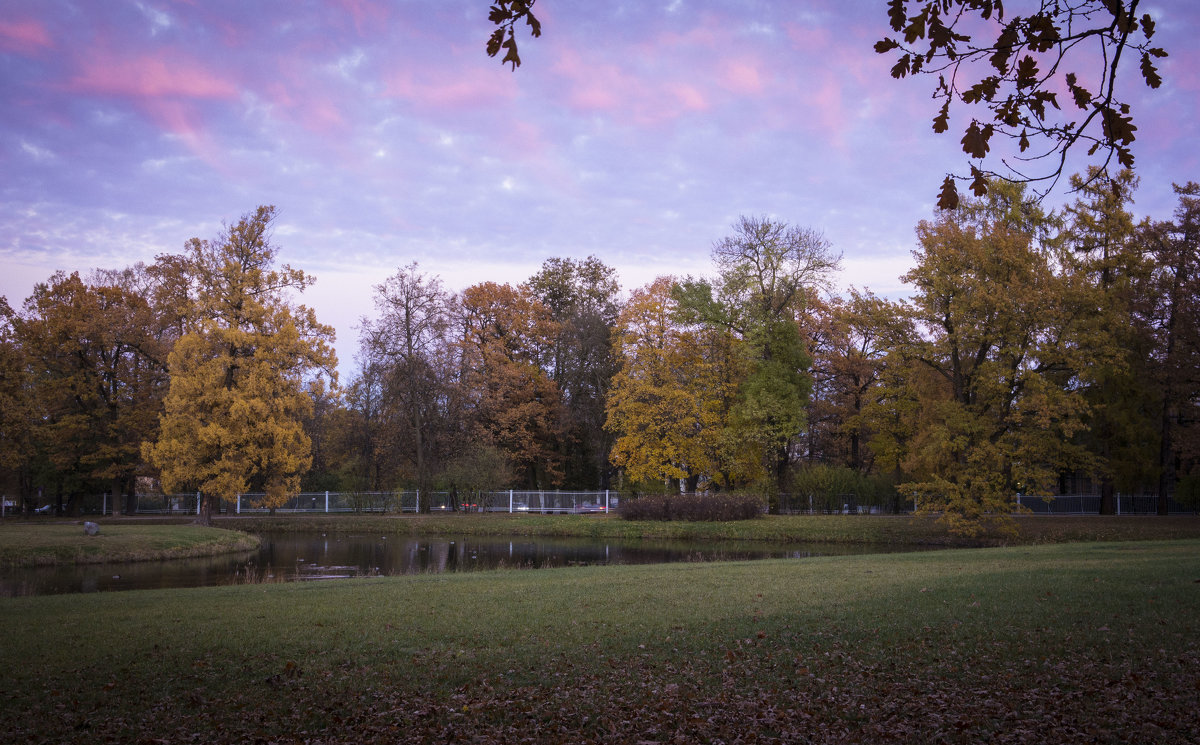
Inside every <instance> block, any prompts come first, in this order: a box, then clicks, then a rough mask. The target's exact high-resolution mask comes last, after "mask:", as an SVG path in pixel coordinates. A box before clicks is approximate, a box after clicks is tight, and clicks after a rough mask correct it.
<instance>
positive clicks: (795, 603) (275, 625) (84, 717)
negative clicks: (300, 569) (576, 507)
mask: <svg viewBox="0 0 1200 745" xmlns="http://www.w3.org/2000/svg"><path fill="white" fill-rule="evenodd" d="M0 620H2V621H3V628H4V631H5V636H4V639H3V642H2V643H0V722H3V723H4V726H3V727H0V742H12V743H17V742H20V743H31V742H43V743H61V742H81V743H82V742H88V743H92V742H108V741H113V742H187V741H200V742H309V743H323V742H348V743H349V742H354V743H374V742H379V743H384V742H386V743H394V742H421V741H426V742H432V741H438V742H513V743H515V742H606V743H607V742H619V743H648V742H735V741H736V742H822V743H823V742H829V743H834V742H837V743H841V742H906V743H908V742H910V743H932V742H953V743H976V742H999V743H1005V742H1029V743H1033V742H1054V743H1097V742H1098V743H1129V742H1139V743H1153V742H1161V743H1187V742H1197V741H1200V633H1198V632H1200V540H1181V541H1169V542H1127V543H1099V544H1095V543H1093V544H1088V543H1072V544H1061V545H1032V546H1019V547H1009V548H984V549H970V550H948V551H940V552H921V553H911V554H891V555H886V556H848V557H829V558H818V559H803V560H771V561H757V562H740V563H726V564H670V565H655V566H611V567H582V568H571V569H554V570H526V571H496V572H480V573H472V574H444V575H424V576H415V577H393V578H380V579H368V580H352V581H341V582H336V583H312V584H303V583H297V584H287V585H243V586H229V587H217V588H203V589H195V590H163V591H144V592H129V593H101V594H89V595H58V596H46V597H32V598H12V599H2V598H0Z"/></svg>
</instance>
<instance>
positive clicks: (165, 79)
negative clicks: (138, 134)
mask: <svg viewBox="0 0 1200 745" xmlns="http://www.w3.org/2000/svg"><path fill="white" fill-rule="evenodd" d="M81 67H82V68H83V72H81V73H80V74H79V75H77V76H76V77H75V78H74V79H72V80H71V81H70V82H69V83H68V84H67V88H69V89H70V90H72V91H75V92H78V93H86V94H94V95H102V96H120V97H128V98H162V97H174V98H202V99H230V98H235V97H236V96H237V95H238V87H237V85H235V84H234V83H232V82H230V81H229V80H226V79H224V78H222V77H219V76H217V75H215V74H214V73H212V72H210V71H209V70H207V69H205V68H204V67H203V66H201V65H199V64H197V63H195V62H193V61H191V60H187V59H183V58H165V57H156V56H151V55H142V56H139V57H134V58H119V57H114V56H111V55H108V54H104V53H97V54H95V55H93V56H92V57H91V58H90V59H84V60H81Z"/></svg>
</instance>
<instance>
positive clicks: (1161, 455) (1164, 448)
mask: <svg viewBox="0 0 1200 745" xmlns="http://www.w3.org/2000/svg"><path fill="white" fill-rule="evenodd" d="M1161 426H1162V435H1161V437H1160V438H1159V444H1158V465H1159V470H1158V510H1157V512H1158V514H1159V515H1166V514H1167V513H1168V512H1169V510H1168V504H1167V499H1168V498H1169V497H1170V496H1171V490H1172V489H1173V488H1174V486H1175V459H1174V457H1172V456H1173V455H1174V453H1173V452H1172V450H1173V447H1172V441H1171V408H1170V402H1168V401H1164V402H1163V409H1162V423H1161Z"/></svg>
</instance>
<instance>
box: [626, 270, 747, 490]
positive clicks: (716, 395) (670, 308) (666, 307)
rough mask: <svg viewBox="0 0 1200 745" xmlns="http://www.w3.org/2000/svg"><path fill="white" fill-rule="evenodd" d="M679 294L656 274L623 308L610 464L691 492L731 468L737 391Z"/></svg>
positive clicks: (637, 477) (670, 282)
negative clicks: (731, 418)
mask: <svg viewBox="0 0 1200 745" xmlns="http://www.w3.org/2000/svg"><path fill="white" fill-rule="evenodd" d="M674 289H675V282H674V280H673V279H672V278H671V277H659V278H658V279H656V280H655V281H654V282H652V283H651V284H649V285H647V286H646V287H643V288H639V289H637V290H634V291H633V293H632V294H631V295H630V298H629V300H628V301H627V302H626V303H625V307H624V308H623V309H622V310H621V314H620V316H619V318H618V321H617V331H616V351H617V358H618V360H619V361H620V368H619V370H618V371H617V374H616V376H615V377H614V379H613V383H612V390H611V392H610V395H609V399H608V407H607V416H608V418H607V420H606V423H605V427H606V428H607V429H608V430H609V431H611V432H613V433H614V434H615V435H616V440H615V442H614V444H613V450H612V461H613V464H614V465H615V466H617V467H618V468H621V469H622V470H623V471H624V472H625V475H626V476H627V477H628V478H629V479H630V480H632V481H634V482H644V483H645V482H648V483H660V484H661V483H665V482H671V483H673V484H674V485H675V488H676V489H678V488H679V487H680V485H681V482H682V484H684V485H686V486H685V488H688V490H690V491H693V490H695V488H696V486H697V484H698V483H699V481H700V480H701V479H702V478H705V477H708V478H711V479H714V480H718V481H719V480H720V478H721V474H722V472H728V471H729V470H730V468H729V466H728V465H727V464H723V463H722V462H721V458H722V456H723V455H728V454H729V453H730V452H731V450H732V449H730V450H726V448H725V446H726V445H727V444H732V443H727V442H726V441H725V438H724V430H725V426H726V421H727V418H728V407H729V401H730V400H731V399H732V395H733V390H734V387H733V385H731V384H730V380H729V379H728V377H729V376H727V375H723V374H722V373H721V371H720V369H719V365H718V364H716V362H717V360H716V359H714V357H715V355H713V354H712V349H711V348H710V349H706V345H705V344H704V342H703V339H702V337H701V333H700V332H701V327H699V326H696V325H692V326H690V327H689V325H688V324H687V323H686V322H684V321H683V320H682V319H681V316H680V314H679V307H678V300H677V293H676V292H673V290H674ZM726 338H727V337H726ZM706 352H708V353H707V354H706ZM755 460H757V458H756V459H755ZM738 475H742V474H738Z"/></svg>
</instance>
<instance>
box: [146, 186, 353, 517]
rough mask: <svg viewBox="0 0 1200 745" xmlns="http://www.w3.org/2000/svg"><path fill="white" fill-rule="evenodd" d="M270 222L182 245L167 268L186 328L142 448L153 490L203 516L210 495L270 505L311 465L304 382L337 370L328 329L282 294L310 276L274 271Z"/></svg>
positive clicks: (245, 221)
mask: <svg viewBox="0 0 1200 745" xmlns="http://www.w3.org/2000/svg"><path fill="white" fill-rule="evenodd" d="M274 216H275V209H274V208H273V207H259V208H258V209H257V210H256V211H255V212H253V213H251V214H247V215H245V216H243V217H242V219H240V220H239V221H238V222H237V223H235V224H233V225H232V226H230V227H229V228H228V229H227V230H225V231H224V233H222V235H220V236H219V237H218V238H217V239H216V240H213V241H206V240H200V239H199V238H193V239H192V240H190V241H189V242H188V244H187V253H186V254H185V255H184V257H183V261H181V262H177V264H178V266H180V267H181V268H182V269H183V270H184V271H185V272H186V276H185V277H184V278H183V281H184V282H185V283H186V285H187V287H188V289H189V293H188V297H187V300H188V307H187V310H186V312H185V314H184V315H185V317H186V318H187V321H186V326H185V332H184V334H183V335H182V336H181V337H180V338H179V340H178V341H177V342H176V343H175V346H174V349H173V350H172V351H171V355H170V358H169V363H168V364H169V369H170V375H171V382H170V389H169V390H168V392H167V396H166V399H165V401H164V408H163V413H162V415H161V417H160V422H161V430H160V433H159V436H158V438H157V439H156V440H155V441H154V442H152V443H147V445H146V446H145V448H144V452H145V455H146V458H147V459H148V460H149V461H150V462H151V463H153V464H154V465H155V466H157V468H158V469H159V472H160V474H161V479H162V483H163V488H164V489H166V490H168V491H172V490H183V489H185V488H186V489H197V490H199V491H200V492H201V494H202V495H203V499H204V503H205V505H206V507H205V512H206V513H208V512H209V511H211V509H212V505H213V501H214V499H225V500H232V499H234V498H235V497H236V496H237V495H238V494H241V493H245V492H249V491H256V492H258V491H261V492H264V493H265V497H264V498H263V501H264V503H265V504H266V505H267V506H271V507H274V506H278V505H280V504H282V503H283V502H284V501H286V499H287V498H288V497H290V496H292V495H293V494H295V493H297V492H298V491H299V483H300V475H301V474H302V473H304V472H305V471H306V470H307V469H308V467H309V465H310V463H311V452H310V445H311V440H310V438H309V436H308V435H307V433H305V431H304V429H303V426H302V420H303V418H304V417H305V416H306V415H307V414H308V413H309V412H310V411H311V408H312V399H311V398H310V397H309V395H308V391H307V389H306V382H307V380H309V379H317V380H319V377H318V378H313V377H312V376H319V375H320V374H322V373H328V374H330V375H332V374H333V373H332V371H333V368H334V366H335V364H336V362H335V358H334V356H333V352H332V350H331V348H330V346H329V342H330V341H331V340H332V338H333V330H332V329H331V328H329V327H328V326H324V325H322V324H320V323H318V322H317V320H316V317H315V314H314V313H313V311H312V310H311V309H309V308H306V307H304V306H302V305H294V304H293V303H292V302H291V299H290V297H289V296H288V294H287V293H288V292H290V291H301V290H303V289H304V288H305V287H307V286H308V285H309V284H310V283H311V282H312V279H311V278H310V277H309V276H308V275H306V274H305V273H304V272H302V271H300V270H298V269H293V268H291V267H290V266H288V265H284V266H282V267H280V268H278V269H277V268H275V266H274V264H275V259H276V254H277V249H276V247H275V246H274V245H273V244H272V243H271V242H270V235H269V232H270V225H271V221H272V220H273V218H274Z"/></svg>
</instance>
